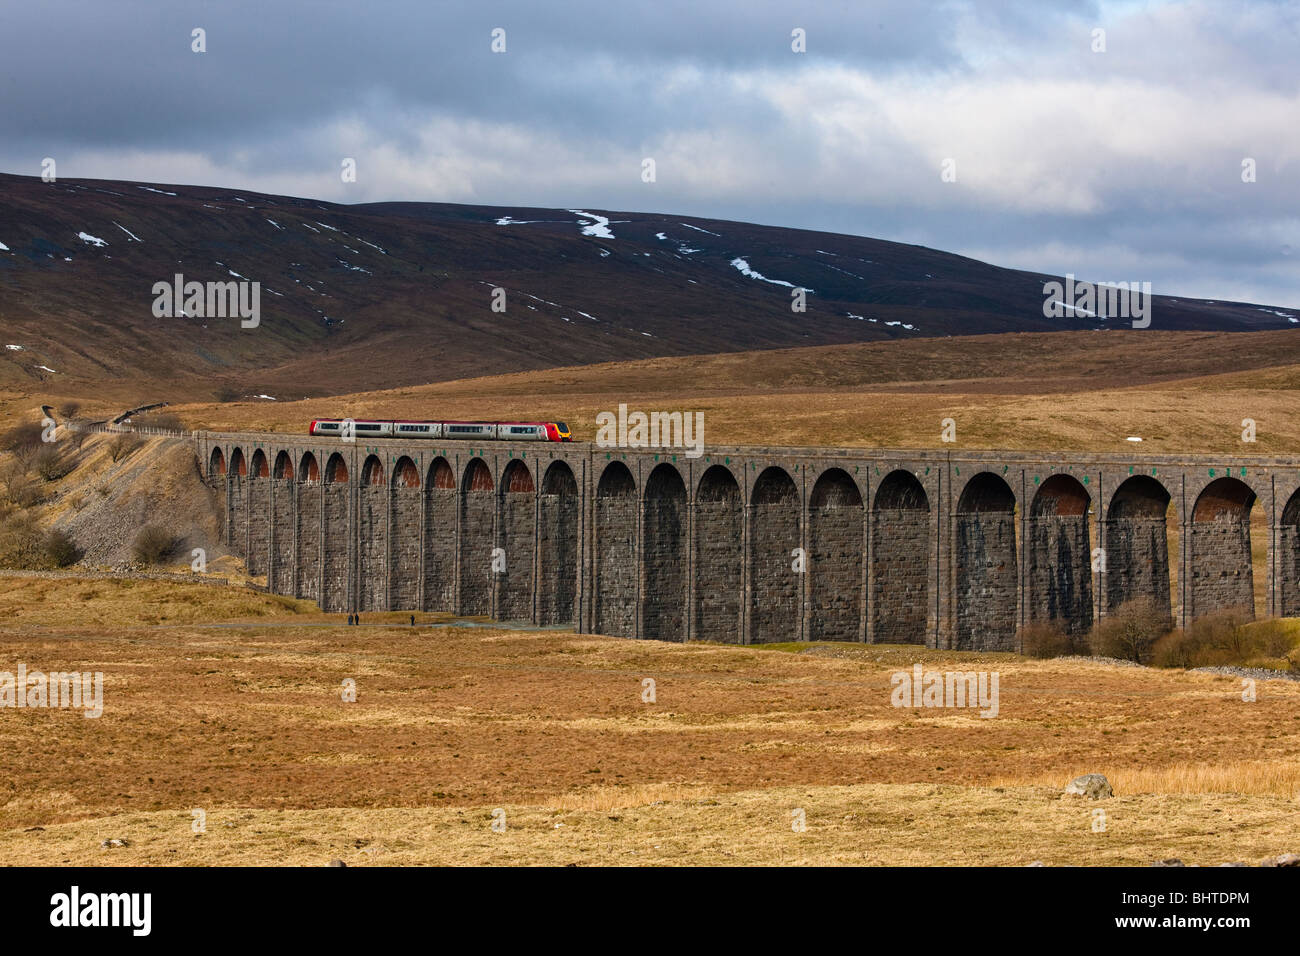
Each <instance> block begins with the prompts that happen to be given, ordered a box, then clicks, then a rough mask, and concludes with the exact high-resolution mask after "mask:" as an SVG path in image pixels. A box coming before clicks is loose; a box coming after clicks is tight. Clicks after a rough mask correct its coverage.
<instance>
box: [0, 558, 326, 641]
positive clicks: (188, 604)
mask: <svg viewBox="0 0 1300 956" xmlns="http://www.w3.org/2000/svg"><path fill="white" fill-rule="evenodd" d="M301 614H319V608H317V607H316V605H315V604H313V603H312V602H310V601H298V600H294V599H293V598H286V597H283V596H281V595H278V594H263V593H261V592H259V591H252V590H246V589H244V588H227V587H219V586H213V585H208V584H203V583H199V582H196V583H194V584H184V583H172V582H170V581H147V580H132V579H129V578H99V579H89V578H87V579H67V578H62V577H50V578H39V577H22V576H17V575H12V574H6V573H5V572H4V571H3V570H0V620H2V621H3V622H4V627H5V628H6V629H9V628H13V627H53V628H58V627H63V626H66V625H67V624H68V623H69V622H75V623H76V626H77V627H78V628H117V627H136V626H139V625H141V624H194V623H199V622H203V621H210V620H214V619H231V618H238V619H250V618H253V619H260V618H280V617H292V616H295V615H301Z"/></svg>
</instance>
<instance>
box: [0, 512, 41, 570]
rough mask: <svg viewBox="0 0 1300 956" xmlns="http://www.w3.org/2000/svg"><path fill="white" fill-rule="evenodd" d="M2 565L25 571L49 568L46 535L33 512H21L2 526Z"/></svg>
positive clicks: (0, 552)
mask: <svg viewBox="0 0 1300 956" xmlns="http://www.w3.org/2000/svg"><path fill="white" fill-rule="evenodd" d="M0 565H3V566H4V567H6V568H19V569H23V570H35V569H39V568H44V567H48V558H47V556H46V553H45V535H44V534H43V533H42V532H41V525H40V522H38V521H37V520H36V516H35V515H33V514H32V513H31V512H27V511H20V512H18V513H17V514H14V515H12V516H10V517H9V518H8V519H6V520H5V522H4V523H3V525H0Z"/></svg>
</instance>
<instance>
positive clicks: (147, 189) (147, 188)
mask: <svg viewBox="0 0 1300 956" xmlns="http://www.w3.org/2000/svg"><path fill="white" fill-rule="evenodd" d="M135 188H136V189H143V190H144V191H145V192H147V193H158V195H160V196H175V195H176V194H175V193H169V192H168V191H167V190H165V189H154V188H153V187H152V186H136V187H135Z"/></svg>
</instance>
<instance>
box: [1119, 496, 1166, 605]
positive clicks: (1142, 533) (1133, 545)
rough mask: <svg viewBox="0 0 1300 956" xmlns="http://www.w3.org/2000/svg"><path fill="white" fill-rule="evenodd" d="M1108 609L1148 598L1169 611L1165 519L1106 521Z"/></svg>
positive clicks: (1136, 518)
mask: <svg viewBox="0 0 1300 956" xmlns="http://www.w3.org/2000/svg"><path fill="white" fill-rule="evenodd" d="M1105 535H1106V610H1107V612H1110V613H1113V612H1115V611H1117V610H1119V609H1120V608H1121V607H1123V606H1124V605H1125V604H1128V603H1129V602H1130V601H1135V600H1138V599H1139V598H1146V599H1148V600H1150V601H1152V602H1153V603H1154V604H1155V606H1156V609H1157V610H1158V611H1162V612H1164V613H1165V614H1168V613H1169V608H1170V603H1169V600H1170V599H1169V537H1168V534H1167V532H1166V528H1165V519H1164V516H1163V515H1161V516H1160V517H1158V518H1151V517H1138V516H1133V517H1127V518H1121V519H1118V520H1115V521H1108V522H1107V523H1106V531H1105Z"/></svg>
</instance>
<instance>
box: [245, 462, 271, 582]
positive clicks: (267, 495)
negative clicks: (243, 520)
mask: <svg viewBox="0 0 1300 956" xmlns="http://www.w3.org/2000/svg"><path fill="white" fill-rule="evenodd" d="M270 531H271V479H269V478H249V479H248V554H247V556H246V557H247V560H248V573H249V574H253V575H258V574H265V573H266V568H267V555H268V552H269V549H270V546H271V541H270Z"/></svg>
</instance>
